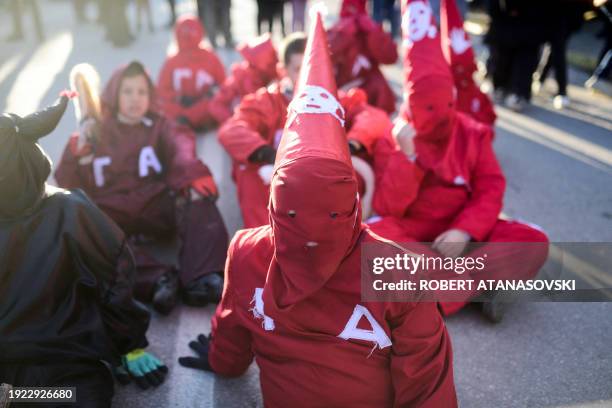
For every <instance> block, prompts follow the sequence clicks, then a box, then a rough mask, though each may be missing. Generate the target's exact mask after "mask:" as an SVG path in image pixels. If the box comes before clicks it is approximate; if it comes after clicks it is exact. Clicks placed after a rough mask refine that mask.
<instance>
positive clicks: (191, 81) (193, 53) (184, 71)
mask: <svg viewBox="0 0 612 408" xmlns="http://www.w3.org/2000/svg"><path fill="white" fill-rule="evenodd" d="M175 35H176V43H177V46H178V51H177V52H176V53H175V54H173V55H170V56H169V57H168V59H167V60H166V62H165V63H164V65H163V66H162V69H161V72H160V73H159V78H158V85H157V91H158V94H159V103H160V107H161V110H162V112H163V113H164V114H165V115H166V116H168V117H169V118H171V119H173V120H176V121H179V122H181V123H183V124H188V125H189V126H191V127H192V128H194V129H197V130H201V129H207V128H210V127H213V126H215V125H216V119H215V115H214V113H213V111H211V106H210V105H211V100H212V98H213V97H214V95H215V93H216V92H217V90H218V89H219V86H220V85H221V84H222V83H223V81H225V68H224V67H223V64H222V63H221V61H220V60H219V58H218V57H217V55H216V54H215V53H214V52H213V51H211V50H210V49H208V48H206V47H205V46H203V45H202V40H203V38H204V35H205V32H204V27H203V26H202V23H201V22H200V20H199V19H198V18H197V17H195V16H191V15H187V16H183V17H181V18H180V19H179V20H178V22H177V23H176V27H175Z"/></svg>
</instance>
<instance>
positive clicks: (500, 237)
mask: <svg viewBox="0 0 612 408" xmlns="http://www.w3.org/2000/svg"><path fill="white" fill-rule="evenodd" d="M402 5H403V6H404V7H403V13H404V15H407V12H406V10H407V9H411V8H412V10H411V11H413V10H415V11H420V10H424V11H425V12H424V15H425V16H427V18H428V20H427V21H419V20H418V19H417V20H411V21H412V24H416V25H417V27H410V26H409V25H408V26H404V25H403V27H402V28H403V30H404V36H405V37H406V39H405V41H406V42H407V43H408V44H409V47H408V50H407V54H406V83H405V88H406V89H405V94H406V95H407V97H408V98H407V101H406V103H405V105H404V106H403V107H402V112H401V114H402V116H404V117H405V119H406V120H408V121H410V122H411V124H412V126H413V127H414V129H415V131H416V136H415V137H414V146H415V157H408V156H407V155H406V154H405V153H404V152H403V151H401V150H399V148H398V147H397V146H396V145H395V143H394V142H393V141H392V139H390V138H381V139H380V140H379V141H378V142H377V143H376V144H375V148H374V163H375V164H374V166H375V173H376V178H377V183H376V193H375V195H374V209H375V210H376V212H377V214H378V215H380V216H381V217H382V219H380V220H379V221H376V222H373V223H371V224H370V227H371V228H372V230H373V231H375V232H376V233H378V234H380V235H381V236H383V237H385V238H388V239H392V240H394V241H397V242H409V241H419V242H433V241H434V240H435V239H436V237H438V235H440V234H442V233H443V232H445V231H447V230H449V229H459V230H462V231H465V232H467V233H468V234H469V235H470V237H471V239H472V240H473V241H476V242H488V243H495V242H515V243H540V244H536V245H515V246H511V245H508V246H503V247H502V246H497V247H495V248H493V247H489V246H487V245H484V246H482V247H480V248H479V251H480V252H482V253H488V259H487V263H486V265H487V267H486V269H485V270H484V271H483V273H482V274H481V276H473V278H474V279H479V278H482V279H529V278H532V277H533V276H535V275H536V273H537V272H538V270H539V269H540V268H541V266H542V265H543V264H544V262H545V261H546V258H547V256H548V247H547V246H546V245H545V244H546V243H547V242H548V238H547V237H546V235H545V234H544V233H543V232H542V231H540V230H538V229H536V228H532V227H531V226H528V225H526V224H522V223H519V222H517V221H504V220H500V219H498V217H499V214H500V212H501V210H502V207H503V197H504V191H505V188H506V180H505V177H504V174H503V172H502V170H501V168H500V166H499V163H498V162H497V158H496V156H495V152H494V151H493V147H492V144H491V140H492V132H493V130H492V128H491V127H490V126H487V125H484V124H481V123H479V122H477V121H476V120H474V119H472V118H470V117H469V116H467V115H465V114H463V113H460V112H456V110H455V108H454V98H453V80H452V77H451V75H450V72H449V69H448V65H447V64H446V62H445V61H444V59H443V56H442V53H441V50H440V47H439V37H438V36H437V35H434V34H432V35H429V34H427V33H426V31H425V30H421V29H422V28H423V25H424V24H426V23H428V22H429V21H431V23H430V24H431V27H433V26H434V22H433V21H434V20H433V17H432V13H431V9H430V8H429V4H428V3H426V2H425V1H423V0H407V3H403V4H402ZM427 10H429V12H427ZM415 14H418V15H422V14H420V13H415V12H413V13H412V15H415ZM429 18H431V19H429ZM406 20H407V19H404V21H406ZM429 32H430V33H435V31H434V30H431V31H429ZM406 33H410V34H406ZM421 34H422V35H421ZM470 256H474V257H477V256H479V254H477V253H472V254H471V255H470ZM510 259H513V260H517V259H522V260H525V262H523V263H522V264H521V265H519V266H520V267H516V266H517V265H513V263H512V262H509V260H510ZM474 294H475V293H474ZM464 304H465V302H462V303H443V304H442V308H443V310H444V313H445V314H451V313H454V312H456V311H457V310H459V309H460V308H461V307H462V306H463V305H464Z"/></svg>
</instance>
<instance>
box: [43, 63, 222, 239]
mask: <svg viewBox="0 0 612 408" xmlns="http://www.w3.org/2000/svg"><path fill="white" fill-rule="evenodd" d="M125 69H126V67H121V68H119V69H118V70H117V71H116V72H115V73H114V74H113V76H112V78H111V79H110V81H109V83H108V84H107V86H106V89H105V90H104V93H103V94H102V111H103V120H102V124H101V127H100V137H99V139H98V141H97V142H96V145H95V146H93V160H92V162H91V163H89V164H86V165H81V164H79V158H78V157H76V156H75V155H74V154H73V153H72V150H71V149H70V148H69V146H66V149H65V151H64V154H63V156H62V160H61V162H60V164H59V166H58V168H57V170H56V172H55V178H56V180H57V182H58V185H60V186H61V187H63V188H80V189H83V190H84V191H85V192H86V193H87V194H88V195H89V196H90V197H91V198H92V200H93V201H94V202H95V203H96V204H97V205H98V206H99V207H100V208H101V209H102V210H104V212H106V213H107V214H108V215H109V216H110V217H111V218H112V219H113V220H114V221H115V222H117V224H119V226H121V227H122V228H123V230H124V231H126V232H128V233H132V232H140V233H142V232H150V233H156V232H164V231H166V230H167V229H168V228H169V227H168V226H169V225H171V224H173V220H172V219H169V218H168V214H172V213H173V210H172V208H173V207H172V204H171V203H170V202H169V200H167V199H166V198H167V197H168V192H169V190H174V191H179V190H183V189H185V188H187V187H189V186H190V184H191V182H193V181H194V180H196V179H198V178H200V177H203V176H208V175H210V171H209V170H208V168H207V167H206V166H205V165H204V164H203V163H202V162H201V161H200V160H199V159H198V158H197V157H196V153H195V138H194V135H193V132H192V131H191V130H190V129H188V128H187V127H185V126H178V125H175V124H173V123H171V122H170V121H169V120H167V119H166V118H164V117H163V116H161V115H159V114H158V113H156V112H155V106H156V98H155V95H154V88H153V86H152V83H151V81H150V80H149V83H150V84H151V89H150V91H151V93H150V95H151V101H150V106H151V109H150V110H149V112H148V113H147V114H146V115H145V117H144V118H143V120H142V122H141V123H139V124H136V125H128V124H124V123H122V122H120V121H119V120H118V119H117V111H118V94H119V87H120V85H121V80H122V79H123V72H124V70H125ZM166 207H167V208H166Z"/></svg>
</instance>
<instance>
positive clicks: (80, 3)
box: [72, 0, 87, 23]
mask: <svg viewBox="0 0 612 408" xmlns="http://www.w3.org/2000/svg"><path fill="white" fill-rule="evenodd" d="M72 5H73V7H74V15H75V17H76V19H77V22H78V23H85V22H87V14H86V13H85V9H86V7H87V0H73V1H72Z"/></svg>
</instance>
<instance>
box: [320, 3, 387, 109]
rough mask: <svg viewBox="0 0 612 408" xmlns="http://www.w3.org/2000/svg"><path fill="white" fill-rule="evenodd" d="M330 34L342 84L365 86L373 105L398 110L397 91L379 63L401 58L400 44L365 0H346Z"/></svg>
mask: <svg viewBox="0 0 612 408" xmlns="http://www.w3.org/2000/svg"><path fill="white" fill-rule="evenodd" d="M328 36H329V44H330V49H331V52H332V61H333V63H334V70H335V73H336V81H337V83H338V87H341V88H344V87H348V88H355V87H359V88H362V89H363V90H364V91H365V92H366V94H367V95H368V102H369V103H370V105H373V106H376V107H378V108H380V109H382V110H384V111H386V112H388V113H393V112H395V104H396V98H395V94H394V93H393V91H392V90H391V87H390V86H389V84H388V82H387V80H386V79H385V77H384V76H383V74H382V72H381V71H380V68H379V65H381V64H394V63H395V62H396V61H397V57H398V54H397V45H396V44H395V42H394V41H393V38H391V36H390V35H389V34H388V33H385V32H384V31H383V29H382V27H381V26H380V25H378V24H377V23H376V22H374V20H372V19H371V18H370V17H369V16H368V14H367V12H366V11H365V1H364V0H357V1H344V2H343V4H342V9H341V11H340V20H338V22H337V23H336V24H335V25H334V26H333V27H331V28H330V29H329V31H328Z"/></svg>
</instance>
